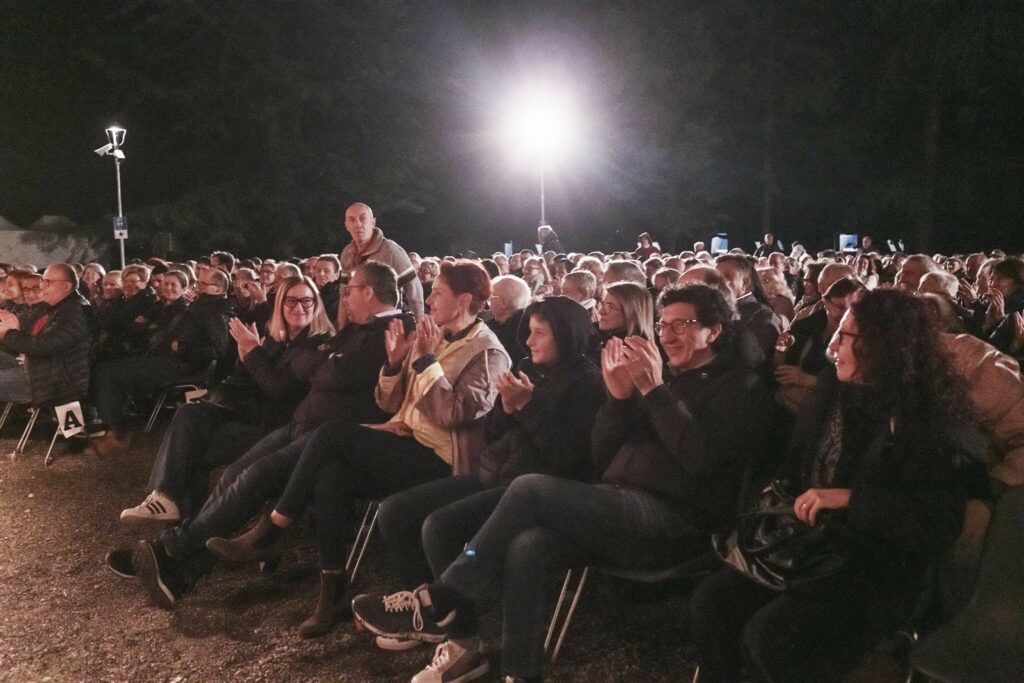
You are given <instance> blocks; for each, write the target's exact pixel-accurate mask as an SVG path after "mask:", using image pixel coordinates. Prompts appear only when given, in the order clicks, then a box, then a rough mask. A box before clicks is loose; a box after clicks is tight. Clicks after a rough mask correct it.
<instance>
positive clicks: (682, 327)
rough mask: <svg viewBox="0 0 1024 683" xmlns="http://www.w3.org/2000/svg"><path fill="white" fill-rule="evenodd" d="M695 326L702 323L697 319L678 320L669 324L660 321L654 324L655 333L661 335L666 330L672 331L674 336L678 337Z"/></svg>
mask: <svg viewBox="0 0 1024 683" xmlns="http://www.w3.org/2000/svg"><path fill="white" fill-rule="evenodd" d="M693 325H700V321H699V320H697V319H696V318H680V319H678V320H670V321H669V322H664V321H661V320H659V321H658V322H656V323H654V331H655V332H657V333H658V334H661V333H662V332H664V331H665V330H672V334H674V335H677V336H678V335H680V334H683V333H685V332H686V330H687V329H689V328H690V327H691V326H693Z"/></svg>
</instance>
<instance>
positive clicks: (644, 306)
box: [587, 282, 654, 363]
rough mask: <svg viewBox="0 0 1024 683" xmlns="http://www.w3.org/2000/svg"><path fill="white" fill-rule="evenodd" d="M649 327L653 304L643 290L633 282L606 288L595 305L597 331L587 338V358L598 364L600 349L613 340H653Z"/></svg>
mask: <svg viewBox="0 0 1024 683" xmlns="http://www.w3.org/2000/svg"><path fill="white" fill-rule="evenodd" d="M653 326H654V300H653V299H652V298H651V293H650V292H649V291H648V290H647V288H646V287H644V286H643V285H641V284H638V283H636V282H616V283H614V284H611V285H608V286H607V287H606V288H605V294H604V298H603V299H602V300H601V301H599V302H598V304H597V330H596V332H595V334H594V336H593V337H592V338H591V342H590V349H589V351H588V352H587V355H588V356H589V357H590V359H591V360H593V361H594V362H595V363H599V362H600V360H601V349H602V348H603V347H604V345H605V344H606V342H608V340H610V339H612V338H613V337H615V338H618V339H625V338H626V337H628V336H638V337H643V338H644V339H654V327H653Z"/></svg>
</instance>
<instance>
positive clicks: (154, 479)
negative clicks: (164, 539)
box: [121, 271, 334, 523]
mask: <svg viewBox="0 0 1024 683" xmlns="http://www.w3.org/2000/svg"><path fill="white" fill-rule="evenodd" d="M176 273H177V274H180V273H179V271H171V272H170V273H168V278H167V282H173V283H174V284H175V285H178V284H179V283H178V280H177V278H176V277H175V274H176ZM181 279H182V280H184V279H185V278H184V274H181ZM166 289H167V287H166V286H165V290H166ZM177 290H178V299H177V300H179V301H180V300H181V298H180V296H181V294H180V286H179V287H177ZM280 292H281V296H280V297H278V299H277V302H276V304H275V306H274V317H273V319H272V320H271V322H270V326H269V328H268V330H267V335H266V337H265V338H264V339H263V340H262V342H261V340H260V335H259V332H258V330H257V328H256V326H255V325H254V324H253V323H249V324H245V323H243V322H241V321H240V320H239V319H238V318H232V319H231V321H230V323H229V329H230V332H231V336H232V337H233V338H234V340H235V344H236V346H237V349H238V360H239V363H240V366H241V376H242V377H245V378H250V380H249V383H246V382H243V381H239V380H238V379H235V376H232V377H229V378H228V379H227V380H225V382H224V384H223V385H221V386H220V387H214V388H213V389H212V390H211V395H210V397H209V399H207V400H203V401H200V402H197V403H189V404H186V405H183V406H181V407H180V408H178V410H177V411H175V413H174V418H173V419H172V420H171V425H170V427H169V428H168V430H167V432H165V433H164V437H163V440H162V441H161V443H160V446H159V447H158V448H157V451H156V462H155V463H154V465H153V470H152V474H151V475H150V478H149V483H148V484H147V489H148V490H149V491H150V493H149V495H148V496H147V497H146V499H145V500H144V501H142V503H140V504H139V505H136V506H135V507H133V508H128V509H127V510H124V511H122V512H121V521H122V522H128V523H134V522H146V521H161V522H177V521H179V520H181V519H182V518H183V517H191V516H194V515H195V514H196V513H197V512H198V511H199V508H200V507H201V506H202V503H203V501H204V500H205V499H206V491H207V486H208V482H209V478H210V471H211V470H213V469H215V468H217V467H221V466H223V465H227V464H229V463H231V462H234V461H235V460H236V459H237V458H238V457H239V456H241V455H242V454H243V453H245V452H246V451H248V450H249V448H250V447H251V446H253V445H255V444H256V442H257V441H259V440H260V439H261V438H262V437H264V436H266V435H267V434H268V433H269V432H270V431H272V430H274V429H277V428H279V427H280V426H281V425H282V424H285V423H287V422H288V420H289V419H290V417H291V415H292V413H293V412H294V411H295V408H296V407H297V406H298V404H299V402H300V401H301V400H302V399H303V397H305V395H306V393H307V392H308V390H309V381H310V378H311V377H312V376H313V373H314V372H315V371H316V370H317V368H318V367H319V366H320V364H321V363H322V362H323V360H324V359H325V358H326V357H327V351H326V343H327V341H328V340H329V339H330V337H331V336H332V335H333V333H334V328H333V326H332V325H331V322H330V320H329V319H328V318H327V314H326V312H325V310H324V305H323V301H322V300H321V299H320V297H319V295H318V294H317V291H316V287H315V286H314V285H313V283H312V282H311V281H309V280H305V279H301V280H300V279H298V278H292V279H288V280H285V281H284V282H283V283H281V285H280ZM321 347H325V348H324V349H321Z"/></svg>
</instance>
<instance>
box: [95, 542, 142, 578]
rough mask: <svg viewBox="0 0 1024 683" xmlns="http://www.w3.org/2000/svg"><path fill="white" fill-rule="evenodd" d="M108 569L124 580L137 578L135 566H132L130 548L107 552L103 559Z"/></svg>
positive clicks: (114, 549)
mask: <svg viewBox="0 0 1024 683" xmlns="http://www.w3.org/2000/svg"><path fill="white" fill-rule="evenodd" d="M103 561H104V562H106V564H107V569H109V570H110V571H112V572H114V573H115V574H117V575H118V576H120V577H121V578H122V579H134V578H135V566H134V565H133V564H132V551H131V549H130V548H113V549H111V550H108V551H107V556H106V557H105V558H103Z"/></svg>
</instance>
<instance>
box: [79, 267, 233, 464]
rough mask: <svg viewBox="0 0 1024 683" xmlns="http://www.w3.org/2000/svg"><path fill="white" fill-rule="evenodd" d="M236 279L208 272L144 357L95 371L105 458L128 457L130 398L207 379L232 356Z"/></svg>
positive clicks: (99, 448) (98, 447) (103, 365)
mask: <svg viewBox="0 0 1024 683" xmlns="http://www.w3.org/2000/svg"><path fill="white" fill-rule="evenodd" d="M230 284H231V279H230V277H229V276H228V274H227V273H226V272H224V271H223V270H221V269H219V268H207V269H206V270H204V271H203V272H202V273H201V274H200V275H199V276H198V279H197V280H196V284H195V289H196V294H197V296H196V300H195V302H194V303H192V305H191V306H189V307H188V308H186V309H185V310H184V311H182V312H181V313H179V314H178V315H176V316H175V317H174V319H173V320H171V321H170V323H168V324H167V327H165V328H163V329H162V330H159V331H157V332H156V333H154V334H153V336H151V337H150V338H149V342H148V348H147V350H146V352H145V353H144V354H143V355H141V356H134V357H131V358H122V359H119V360H112V361H107V362H104V363H101V364H99V365H98V366H97V367H96V377H95V396H94V398H95V401H96V405H97V408H98V409H99V414H100V420H101V421H102V423H103V424H104V425H105V426H106V428H107V431H106V433H105V434H103V435H102V438H100V439H98V440H97V441H96V443H95V448H96V450H97V451H99V452H100V453H102V454H104V455H106V454H113V453H117V452H121V451H124V450H125V449H126V448H127V447H128V446H129V444H130V442H129V439H128V436H127V434H126V431H125V415H124V404H125V400H126V399H127V398H128V396H140V395H143V394H147V393H151V392H154V391H156V390H157V389H159V388H160V387H161V386H163V385H165V384H169V383H170V382H174V381H176V380H179V379H182V378H184V377H190V376H193V375H197V374H201V373H203V372H204V371H205V370H206V369H207V368H208V367H209V366H210V363H211V361H215V360H218V359H220V358H224V357H225V356H227V354H228V349H229V336H228V320H229V319H230V318H231V317H232V316H233V315H234V309H233V307H232V305H231V302H230V300H229V299H228V297H227V291H228V287H229V286H230Z"/></svg>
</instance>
